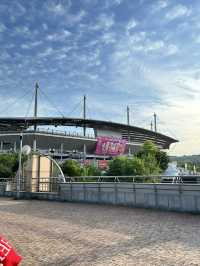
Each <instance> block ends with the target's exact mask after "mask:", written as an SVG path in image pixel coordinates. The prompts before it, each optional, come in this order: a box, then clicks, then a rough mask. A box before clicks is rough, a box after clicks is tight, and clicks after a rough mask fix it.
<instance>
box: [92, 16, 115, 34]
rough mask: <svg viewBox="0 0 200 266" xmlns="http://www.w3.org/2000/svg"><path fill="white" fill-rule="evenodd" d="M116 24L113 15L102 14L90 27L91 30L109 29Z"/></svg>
mask: <svg viewBox="0 0 200 266" xmlns="http://www.w3.org/2000/svg"><path fill="white" fill-rule="evenodd" d="M113 25H114V18H113V16H108V15H106V14H101V15H100V16H99V17H98V18H97V23H96V24H94V25H92V26H91V27H90V29H91V30H109V29H110V28H111V27H112V26H113Z"/></svg>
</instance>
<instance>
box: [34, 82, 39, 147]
mask: <svg viewBox="0 0 200 266" xmlns="http://www.w3.org/2000/svg"><path fill="white" fill-rule="evenodd" d="M38 89H39V85H38V83H37V82H36V83H35V102H34V118H35V119H36V118H37V111H38ZM36 131H37V124H36V123H35V124H34V133H35V134H34V140H33V151H36V149H37V142H36Z"/></svg>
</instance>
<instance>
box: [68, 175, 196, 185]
mask: <svg viewBox="0 0 200 266" xmlns="http://www.w3.org/2000/svg"><path fill="white" fill-rule="evenodd" d="M65 180H66V182H132V183H147V184H148V183H161V184H163V183H171V184H183V183H184V184H196V183H200V176H199V175H187V176H186V175H179V176H164V175H149V176H75V177H65Z"/></svg>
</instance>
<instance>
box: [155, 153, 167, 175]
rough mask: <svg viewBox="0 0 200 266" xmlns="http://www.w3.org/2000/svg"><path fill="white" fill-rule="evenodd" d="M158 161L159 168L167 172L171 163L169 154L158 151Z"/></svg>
mask: <svg viewBox="0 0 200 266" xmlns="http://www.w3.org/2000/svg"><path fill="white" fill-rule="evenodd" d="M156 160H157V162H158V164H159V167H160V169H161V170H162V171H165V170H166V169H167V167H168V163H169V157H168V156H167V153H166V152H164V151H159V150H158V151H157V153H156Z"/></svg>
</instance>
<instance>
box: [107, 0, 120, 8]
mask: <svg viewBox="0 0 200 266" xmlns="http://www.w3.org/2000/svg"><path fill="white" fill-rule="evenodd" d="M122 3H123V0H106V2H105V8H111V7H112V6H118V5H120V4H122Z"/></svg>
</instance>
